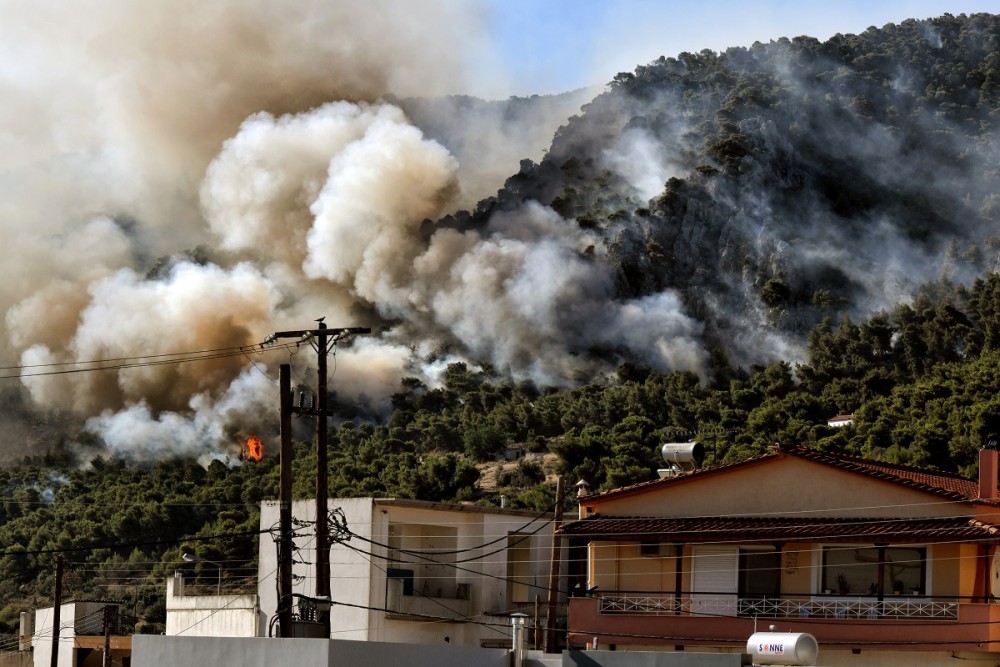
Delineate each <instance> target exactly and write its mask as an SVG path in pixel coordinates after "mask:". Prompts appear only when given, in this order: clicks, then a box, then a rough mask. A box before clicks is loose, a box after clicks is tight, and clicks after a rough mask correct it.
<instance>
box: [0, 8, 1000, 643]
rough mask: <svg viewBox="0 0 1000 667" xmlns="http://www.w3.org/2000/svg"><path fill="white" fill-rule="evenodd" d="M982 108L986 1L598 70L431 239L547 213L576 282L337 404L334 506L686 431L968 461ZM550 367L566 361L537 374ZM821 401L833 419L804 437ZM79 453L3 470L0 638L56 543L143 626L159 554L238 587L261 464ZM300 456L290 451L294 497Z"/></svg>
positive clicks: (640, 447)
mask: <svg viewBox="0 0 1000 667" xmlns="http://www.w3.org/2000/svg"><path fill="white" fill-rule="evenodd" d="M998 104H1000V17H994V16H987V15H976V16H973V17H964V16H963V17H951V16H945V17H942V18H940V19H936V20H933V21H906V22H903V23H901V24H899V25H890V26H885V27H884V28H882V29H872V30H869V31H867V32H865V33H864V34H861V35H847V36H844V35H838V36H836V37H834V38H833V39H831V40H829V41H827V42H824V43H821V42H818V41H817V40H813V39H810V38H807V37H799V38H795V39H790V40H779V41H777V42H773V43H770V44H757V45H754V46H753V47H751V48H749V49H744V48H734V49H729V50H727V51H725V52H724V53H714V52H710V51H703V52H701V53H699V54H681V55H680V56H678V57H677V58H663V59H660V60H658V61H656V62H653V63H650V64H649V65H646V66H642V67H639V68H638V69H637V70H636V71H635V72H634V73H623V74H621V75H619V76H618V77H616V79H615V80H614V81H613V82H611V83H610V84H609V86H608V89H607V91H606V92H605V93H604V94H602V95H600V96H598V97H597V98H596V99H594V100H593V101H592V102H591V103H590V104H588V105H586V106H585V107H584V109H583V110H582V113H581V115H579V116H578V117H575V118H573V119H572V120H571V121H570V122H569V123H568V124H567V125H565V126H564V127H562V128H561V129H560V130H559V131H558V133H557V134H556V136H555V138H554V141H553V143H552V145H551V147H550V148H549V150H548V152H547V154H546V155H545V157H544V158H543V159H541V161H540V162H538V163H537V164H536V163H534V162H530V161H525V162H524V163H522V168H521V171H520V173H519V174H517V175H515V176H513V177H511V178H510V179H509V180H508V181H507V183H506V185H505V187H504V188H503V189H502V190H500V191H499V192H498V193H497V195H496V196H495V197H492V198H490V199H487V200H484V201H482V202H480V204H479V205H478V206H477V208H476V209H475V210H474V211H470V212H465V213H457V214H455V215H452V216H449V217H448V218H446V219H444V220H441V221H437V222H432V221H428V222H427V226H428V230H424V231H425V232H427V233H429V228H431V227H434V226H436V227H437V228H438V229H444V230H453V231H455V232H461V233H462V234H471V233H473V232H474V231H476V230H479V231H482V230H484V229H485V228H486V227H487V226H490V225H493V226H496V225H497V224H499V223H497V222H496V220H498V219H499V220H504V219H505V218H504V215H505V214H506V213H508V212H510V211H513V210H515V209H518V208H519V207H534V208H539V207H540V208H543V209H546V210H551V211H554V212H555V213H557V214H558V216H557V217H558V220H556V221H553V219H550V218H545V219H544V220H535V221H534V222H532V223H531V224H533V225H538V226H539V228H541V226H550V225H557V224H559V225H565V226H572V231H573V233H574V234H580V235H581V236H580V237H579V238H586V239H588V240H590V241H592V244H591V245H589V246H587V247H585V248H582V249H581V250H580V252H579V253H577V254H576V255H574V258H573V261H574V262H575V263H574V264H573V266H572V267H571V269H572V270H571V271H568V273H569V275H570V276H571V277H572V278H574V279H577V278H579V279H580V281H581V284H577V285H576V291H575V292H573V291H564V290H563V289H562V288H563V287H564V285H562V284H561V286H560V290H559V291H558V292H557V293H555V292H554V293H553V294H549V292H547V291H545V290H546V288H547V286H546V285H536V286H535V289H534V292H536V293H535V294H532V295H531V296H532V297H537V298H546V297H548V296H552V297H553V300H554V301H555V302H557V305H558V306H559V308H557V309H556V310H558V311H559V315H558V316H555V315H554V316H552V319H548V318H547V317H545V316H543V315H542V314H539V315H538V317H537V320H536V321H534V322H532V323H531V324H533V325H534V326H536V327H537V328H539V329H546V331H545V332H544V333H545V335H544V336H541V334H540V338H539V339H538V340H540V341H541V343H540V344H541V347H540V348H539V349H537V350H535V351H534V353H533V354H529V351H530V350H529V347H528V346H529V344H531V343H533V342H534V341H535V339H534V338H528V339H521V338H517V337H516V335H515V334H514V333H511V334H510V335H509V336H507V337H504V340H505V341H507V340H510V341H512V342H510V344H509V350H512V351H511V352H510V354H506V353H505V354H491V353H490V350H494V351H495V348H489V347H488V346H484V347H481V348H477V346H476V345H474V344H471V343H470V344H469V348H468V351H470V352H475V351H477V350H479V351H481V352H482V355H481V356H480V358H478V359H475V358H473V357H474V355H472V354H470V355H468V356H469V361H467V362H451V363H447V364H442V365H444V366H445V369H444V371H443V372H442V373H441V374H440V378H441V381H440V384H438V385H436V384H434V383H432V382H430V381H428V379H427V377H426V375H422V376H421V377H417V375H418V374H416V373H415V374H414V376H412V377H406V378H405V379H403V381H402V383H401V384H400V386H399V387H398V390H397V391H396V393H395V394H394V395H393V396H392V397H391V412H390V413H389V414H388V415H386V416H384V417H377V416H373V415H374V414H375V413H373V412H372V411H371V410H369V409H367V408H366V409H361V408H359V407H358V406H357V405H355V404H352V402H351V401H348V400H346V399H345V398H344V397H335V398H337V399H338V400H337V401H336V402H337V410H338V418H337V420H336V422H335V425H334V426H333V428H332V429H331V438H330V448H331V451H330V466H329V476H330V489H331V495H333V496H352V495H360V496H400V497H408V498H419V499H427V500H449V501H460V502H479V503H486V504H499V496H500V495H501V494H502V495H504V496H505V497H506V501H507V502H509V503H512V504H514V505H515V506H522V507H531V508H538V509H541V508H547V507H551V505H552V503H553V501H554V493H553V488H552V485H551V483H550V482H551V480H549V483H547V482H546V479H545V471H544V470H543V469H542V468H541V466H540V464H539V463H538V462H537V460H536V459H532V458H526V459H522V460H521V462H520V463H519V464H518V465H517V467H516V468H515V469H514V470H513V472H510V471H507V472H504V473H502V474H499V475H497V488H496V489H495V490H491V491H489V492H486V491H484V490H483V489H482V488H481V487H480V486H479V484H478V480H479V479H480V475H481V474H482V472H483V469H484V468H495V467H496V466H498V465H499V464H498V461H499V457H500V455H501V454H502V452H503V451H504V449H505V448H507V447H510V446H516V447H519V448H521V449H524V450H527V451H528V452H538V453H543V452H551V453H554V454H555V455H557V458H558V471H557V472H559V473H560V474H563V475H566V476H567V477H568V478H569V479H570V480H571V481H573V482H575V481H576V480H578V479H585V480H587V481H588V482H589V483H590V484H591V485H592V487H593V488H594V489H608V488H612V487H616V486H620V485H625V484H630V483H634V482H637V481H642V480H646V479H650V478H652V477H653V476H655V470H656V468H657V467H658V466H659V462H658V461H657V448H658V445H659V444H660V443H662V442H667V441H686V440H689V439H694V438H696V439H698V440H699V441H700V442H702V443H703V444H704V445H705V446H706V449H707V452H708V460H707V461H706V464H712V463H716V462H722V461H735V460H739V459H742V458H745V457H748V456H752V455H755V454H758V453H760V452H761V451H763V449H764V448H766V447H767V446H769V445H770V444H772V443H774V442H783V443H790V444H802V445H806V446H811V447H818V448H823V449H830V450H836V451H843V452H847V453H850V454H856V455H861V456H866V457H872V458H877V459H884V460H888V461H893V462H900V463H907V464H912V465H919V466H924V467H928V468H934V469H939V470H945V471H957V472H960V473H963V474H966V475H972V474H974V473H975V466H976V450H977V449H978V448H979V447H981V446H982V445H983V444H984V443H985V442H986V441H987V440H988V439H989V438H990V437H992V436H995V435H996V434H998V433H1000V398H997V397H998V395H1000V377H998V373H997V370H996V369H997V367H998V362H1000V274H998V273H996V271H995V269H996V268H997V256H998V250H1000V234H998V232H1000V226H998V223H1000V187H998V186H1000V160H998V153H997V136H998V128H997V125H996V123H997V117H996V113H997V108H998ZM503 224H506V225H508V226H512V225H513V223H512V222H510V221H509V220H508V221H507V222H504V223H503ZM526 226H529V225H527V223H526ZM507 231H508V232H509V233H511V234H513V235H515V236H516V235H517V234H518V233H520V232H518V231H517V230H514V231H511V229H508V230H507ZM524 234H525V235H528V233H527V232H524ZM574 238H576V237H574ZM550 245H551V244H546V243H538V244H537V246H538V248H540V249H541V250H539V253H543V252H544V250H545V249H546V248H549V247H550ZM542 256H543V254H539V255H537V257H536V258H541V257H542ZM556 256H557V258H558V256H559V255H558V254H557V255H556ZM598 262H605V263H606V264H607V266H609V267H610V275H611V285H610V286H609V287H608V289H609V290H610V294H611V300H612V301H613V302H614V303H616V304H618V305H619V306H621V308H620V309H619V310H618V311H615V312H616V317H618V319H617V320H616V321H615V322H614V326H615V327H621V330H620V331H616V332H615V334H616V335H614V336H612V335H608V336H606V337H602V336H599V335H594V336H588V335H584V333H583V332H582V328H583V327H590V328H593V329H595V330H599V329H601V327H602V326H610V325H609V323H608V322H607V321H606V320H602V319H601V316H603V315H607V314H608V313H609V312H610V311H608V310H602V309H600V308H597V307H592V306H593V302H592V301H589V300H588V299H587V298H586V297H587V295H586V293H585V290H586V288H587V287H591V286H593V285H595V284H596V285H598V286H599V287H601V288H602V289H603V288H604V287H605V286H604V284H603V283H601V282H600V281H598V282H597V283H594V284H592V283H589V282H587V281H586V280H585V279H584V277H583V276H584V274H583V273H577V270H578V269H580V267H587V266H591V265H594V264H596V263H598ZM469 275H470V276H471V275H472V274H471V273H470V274H469ZM508 287H510V285H508ZM514 287H517V286H514ZM523 288H524V286H520V288H519V289H523ZM538 293H541V296H539V294H538ZM526 298H527V297H526ZM574 308H577V310H574ZM640 310H641V311H643V313H653V314H654V315H656V317H661V318H662V319H660V320H657V319H656V318H650V317H646V316H644V315H641V314H640V313H639V311H640ZM682 311H683V313H686V314H687V315H685V317H690V319H691V320H692V321H695V322H696V323H697V326H695V325H693V324H691V323H690V322H687V320H685V322H687V323H686V324H684V326H678V327H677V328H673V329H671V330H670V335H676V336H677V337H678V338H680V337H686V338H685V340H686V341H687V343H685V345H682V346H680V347H677V346H674V343H675V342H676V341H674V340H673V339H670V340H666V341H664V339H663V337H664V336H665V334H664V333H663V332H662V331H661V332H659V333H658V334H657V335H651V336H645V335H639V332H635V331H631V330H629V329H628V326H629V324H630V323H632V322H641V323H642V325H643V326H651V325H652V324H655V323H657V322H664V323H667V322H668V321H670V322H674V323H675V324H676V322H677V321H678V320H669V318H668V317H667V316H668V315H670V314H671V313H679V312H682ZM567 313H568V314H567ZM678 317H679V316H678ZM498 322H499V323H503V321H502V319H501V320H498ZM569 325H578V326H577V327H574V326H569ZM637 326H638V325H637ZM619 334H620V335H619ZM657 336H659V337H657ZM498 337H500V336H499V335H498ZM666 337H667V338H668V339H669V338H670V336H666ZM515 339H516V340H515ZM550 340H559V342H560V348H559V349H558V350H556V349H555V348H553V347H551V346H549V344H548V341H550ZM622 341H625V342H622ZM643 344H647V345H650V346H652V347H654V348H655V350H654V351H653V352H650V351H648V350H647V351H646V352H647V353H643V352H642V345H643ZM519 346H520V347H519ZM654 352H655V353H654ZM446 353H447V350H444V349H443V350H442V351H441V357H440V358H447V354H446ZM546 355H551V356H546ZM563 355H564V356H563ZM595 359H596V360H600V361H601V362H602V363H601V364H593V363H589V362H590V361H591V360H595ZM499 361H505V362H507V363H506V364H501V363H498V362H499ZM688 362H690V363H688ZM556 367H558V368H559V369H561V370H563V371H565V373H566V374H565V375H562V376H559V377H558V378H556V379H558V380H559V381H558V382H557V381H553V382H546V381H544V378H547V377H553V378H555V376H554V375H553V368H556ZM525 368H527V369H529V370H528V371H525V370H524V369H525ZM601 368H610V369H611V370H610V371H607V372H603V373H602V372H593V373H591V372H590V371H594V370H595V369H597V370H598V371H600V369H601ZM678 369H680V370H678ZM574 370H576V371H578V373H577V375H573V371H574ZM584 371H588V372H586V373H585V372H584ZM567 376H569V377H567ZM570 380H576V381H570ZM843 413H853V415H854V422H853V424H852V425H851V426H848V427H844V428H833V427H830V426H828V425H827V423H826V420H827V419H828V418H829V417H831V416H834V415H837V414H843ZM270 444H271V447H270V449H272V450H273V449H274V447H273V443H270ZM92 451H93V450H91V452H92ZM76 453H77V452H76V450H74V449H73V448H72V447H67V448H65V449H64V451H62V452H60V453H58V454H53V455H50V456H48V457H47V458H44V459H35V460H26V461H25V462H24V463H23V465H21V466H18V467H13V468H10V469H7V470H4V471H3V472H2V473H0V488H2V489H4V492H3V503H2V505H0V631H2V632H4V633H6V635H7V636H8V637H9V636H11V634H12V633H13V632H14V631H15V629H16V622H17V613H18V612H19V611H21V610H24V609H27V608H30V607H32V606H35V605H39V606H40V605H43V604H44V603H45V602H46V601H47V600H49V599H50V595H51V590H52V576H53V575H52V572H53V562H54V559H55V557H56V556H57V555H58V554H62V555H63V556H64V557H65V558H66V560H67V562H68V565H67V577H66V587H67V591H68V593H67V595H68V596H77V597H91V598H93V597H101V598H104V597H114V598H122V599H125V600H126V601H127V605H128V606H129V608H130V609H132V610H133V611H134V613H135V615H136V616H137V617H139V618H140V619H141V621H140V624H139V625H138V626H137V630H138V631H145V632H159V631H161V630H162V623H163V620H164V616H163V614H164V611H163V601H162V594H163V584H162V578H163V577H164V576H167V575H169V574H170V573H171V572H172V571H173V570H174V569H183V570H185V571H187V572H189V573H191V574H192V575H194V574H197V575H199V576H200V578H201V579H200V581H201V582H202V583H206V584H208V583H213V582H215V580H216V577H217V576H219V573H218V570H217V569H216V567H215V566H212V565H207V564H199V565H197V567H196V566H194V565H192V564H190V563H184V562H183V561H182V560H181V553H182V551H185V550H188V551H192V552H195V553H197V554H198V555H200V556H201V557H203V558H206V559H209V560H212V561H216V562H219V563H221V564H223V567H222V575H221V577H222V585H223V586H224V587H227V588H228V587H233V586H239V585H243V584H246V583H247V582H250V583H251V585H252V581H253V578H254V576H255V573H256V569H255V565H254V563H255V559H256V548H257V547H256V545H257V540H258V525H257V521H258V519H257V516H258V514H257V503H258V502H259V501H260V500H261V499H265V498H274V497H275V496H276V495H277V469H276V462H275V461H274V460H273V458H265V460H264V461H261V462H256V463H255V462H236V461H226V462H222V461H216V462H214V463H211V464H210V465H208V466H207V467H203V466H201V465H199V464H197V463H195V462H193V461H191V460H187V459H184V458H176V459H166V460H162V461H160V462H158V463H151V464H147V465H145V466H138V465H135V464H133V463H131V462H126V461H124V460H121V459H116V458H114V457H109V458H101V457H97V458H93V459H92V460H90V461H89V462H88V464H87V465H85V466H83V465H81V462H80V461H79V460H77V459H76V458H75V454H76ZM314 462H315V455H314V454H313V453H312V452H311V448H310V445H309V444H308V443H299V444H298V445H297V450H296V473H295V493H296V496H297V497H299V498H305V497H310V496H311V494H312V488H313V487H312V481H311V480H312V479H313V475H314ZM264 539H265V541H267V540H269V538H267V537H266V536H265V537H264ZM5 645H6V644H5Z"/></svg>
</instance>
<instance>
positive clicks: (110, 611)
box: [101, 604, 118, 667]
mask: <svg viewBox="0 0 1000 667" xmlns="http://www.w3.org/2000/svg"><path fill="white" fill-rule="evenodd" d="M117 627H118V607H115V606H113V605H110V604H106V605H104V660H103V661H102V662H101V665H102V667H111V635H112V633H114V632H116V631H117Z"/></svg>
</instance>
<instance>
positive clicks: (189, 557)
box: [181, 551, 222, 595]
mask: <svg viewBox="0 0 1000 667" xmlns="http://www.w3.org/2000/svg"><path fill="white" fill-rule="evenodd" d="M181 559H182V560H184V561H185V562H188V563H208V564H209V565H214V566H215V567H217V568H219V583H218V585H217V586H216V588H215V594H216V595H222V564H221V563H216V562H215V561H214V560H208V559H207V558H202V557H201V556H196V555H194V554H189V553H188V552H186V551H185V552H184V553H182V554H181Z"/></svg>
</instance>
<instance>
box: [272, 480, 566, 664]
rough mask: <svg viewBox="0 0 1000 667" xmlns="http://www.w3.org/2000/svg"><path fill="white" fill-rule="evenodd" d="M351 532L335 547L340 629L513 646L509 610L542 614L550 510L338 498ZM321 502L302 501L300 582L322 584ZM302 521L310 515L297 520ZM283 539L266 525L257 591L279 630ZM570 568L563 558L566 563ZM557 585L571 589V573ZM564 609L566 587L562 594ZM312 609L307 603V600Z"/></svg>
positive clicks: (275, 517)
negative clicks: (318, 576) (318, 575)
mask: <svg viewBox="0 0 1000 667" xmlns="http://www.w3.org/2000/svg"><path fill="white" fill-rule="evenodd" d="M329 507H330V509H331V510H334V509H337V508H339V509H340V510H341V511H342V512H343V516H344V518H345V519H346V524H347V528H348V531H349V534H350V536H351V537H350V539H348V540H346V541H344V542H342V543H337V542H335V541H334V542H333V545H332V547H331V552H330V592H331V595H330V597H331V600H332V601H333V603H334V604H333V605H332V607H331V609H330V618H331V631H330V636H331V638H333V639H352V640H361V641H378V642H406V643H412V644H425V645H452V646H468V647H509V646H510V641H511V631H510V619H509V615H510V614H511V613H514V612H522V613H527V614H528V615H529V616H532V615H533V614H534V611H535V608H536V607H535V605H536V600H539V601H540V603H541V608H542V614H543V615H544V610H545V604H546V597H547V591H548V588H549V586H548V578H549V568H550V566H549V564H550V557H551V548H552V539H553V530H552V527H553V523H552V516H551V515H550V514H539V513H538V512H534V511H524V510H511V509H497V508H486V507H479V506H475V505H458V504H444V503H433V502H424V501H416V500H404V499H397V498H343V499H331V500H330V502H329ZM315 509H316V508H315V502H312V501H296V502H294V503H293V505H292V515H293V517H294V519H295V521H296V524H297V528H296V530H295V533H296V538H295V540H294V541H295V552H294V565H293V574H294V577H293V578H294V581H293V592H294V593H297V594H300V595H302V596H311V595H313V594H314V592H315V590H316V586H315V563H316V552H315V540H314V537H315V527H314V526H315V524H314V523H312V522H313V521H314V519H315ZM260 520H261V523H260V525H261V529H262V530H267V529H270V528H273V527H275V526H277V525H278V522H279V504H278V502H277V501H266V502H264V503H263V504H262V506H261V519H260ZM299 522H304V523H299ZM277 568H278V557H277V546H276V544H275V540H274V539H273V538H272V536H271V535H269V534H267V533H264V534H262V535H261V540H260V552H259V572H258V580H259V582H260V583H259V595H260V609H261V613H262V618H264V619H266V620H267V627H268V631H267V632H266V633H265V635H274V634H275V633H274V630H273V628H274V625H275V624H274V622H273V620H274V616H275V613H276V610H277V603H278V600H277V586H276V577H277ZM560 572H562V573H565V572H566V567H565V564H563V566H562V567H561V568H560ZM558 588H559V589H560V590H562V591H565V590H567V587H566V586H565V583H564V581H563V582H560V584H559V585H558ZM560 603H561V604H562V605H563V606H562V607H561V609H565V606H564V605H565V596H563V597H562V598H561V599H560ZM306 612H307V613H308V610H306Z"/></svg>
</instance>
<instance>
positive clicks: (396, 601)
mask: <svg viewBox="0 0 1000 667" xmlns="http://www.w3.org/2000/svg"><path fill="white" fill-rule="evenodd" d="M422 588H427V592H423V590H422ZM385 602H386V604H385V608H386V612H385V617H386V618H388V619H392V620H403V621H428V620H445V621H453V622H465V621H467V620H469V615H470V614H471V611H472V585H471V584H467V583H455V582H446V583H443V584H440V585H436V586H434V587H433V591H432V590H430V587H417V588H414V586H413V585H412V582H411V581H408V580H407V579H406V578H405V577H401V576H399V577H391V578H389V579H386V591H385Z"/></svg>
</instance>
